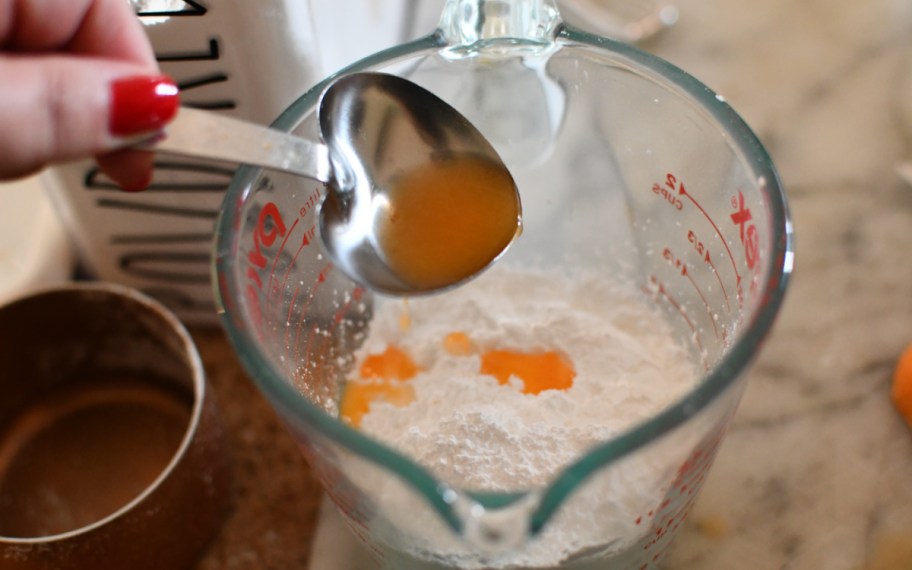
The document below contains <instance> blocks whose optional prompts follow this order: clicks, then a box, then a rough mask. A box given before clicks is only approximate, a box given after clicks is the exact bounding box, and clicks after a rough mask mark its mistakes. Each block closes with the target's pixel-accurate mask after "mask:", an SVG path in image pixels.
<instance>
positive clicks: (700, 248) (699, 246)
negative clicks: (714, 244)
mask: <svg viewBox="0 0 912 570" xmlns="http://www.w3.org/2000/svg"><path fill="white" fill-rule="evenodd" d="M720 237H721V236H720ZM687 241H689V242H690V243H691V244H693V246H694V249H695V250H696V251H697V253H698V254H700V255H703V261H704V262H706V263H707V264H708V265H709V267H710V269H712V272H713V274H714V275H715V276H716V281H718V282H719V287H720V288H721V289H722V299H723V300H724V301H725V308H726V309H728V311H729V312H731V305H730V304H729V302H728V290H726V289H725V283H723V282H722V276H721V275H719V270H718V269H716V264H715V263H713V261H712V258H711V257H710V255H709V248H708V247H706V246H704V245H703V242H702V241H700V240H698V239H697V234H696V233H694V231H693V230H687ZM704 252H705V255H704Z"/></svg>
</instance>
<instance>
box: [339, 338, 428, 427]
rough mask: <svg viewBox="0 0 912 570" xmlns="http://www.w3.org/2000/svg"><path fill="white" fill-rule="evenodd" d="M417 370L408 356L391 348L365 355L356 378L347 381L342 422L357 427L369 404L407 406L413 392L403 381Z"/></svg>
mask: <svg viewBox="0 0 912 570" xmlns="http://www.w3.org/2000/svg"><path fill="white" fill-rule="evenodd" d="M420 370H421V369H420V368H419V367H418V366H417V365H416V364H415V363H414V361H412V359H411V358H409V355H408V354H406V353H405V352H403V351H402V350H401V349H399V348H397V347H395V346H390V347H388V348H387V349H386V351H384V352H382V353H380V354H371V355H369V356H368V357H367V358H365V359H364V362H363V363H362V364H361V369H360V370H359V373H360V374H359V375H360V378H358V379H354V380H349V382H348V384H346V386H345V393H344V394H343V396H342V402H341V404H340V408H341V409H340V415H341V416H342V419H344V420H345V421H347V422H349V423H350V424H352V425H353V426H355V427H358V426H360V425H361V420H362V419H363V418H364V415H365V414H367V413H368V412H369V411H370V406H371V403H373V402H377V401H381V402H387V403H389V404H392V405H394V406H406V405H408V404H410V403H411V402H412V401H414V399H415V389H414V388H413V387H412V386H411V385H409V384H408V382H406V381H407V380H409V379H410V378H412V377H413V376H415V374H417V373H418V372H419V371H420Z"/></svg>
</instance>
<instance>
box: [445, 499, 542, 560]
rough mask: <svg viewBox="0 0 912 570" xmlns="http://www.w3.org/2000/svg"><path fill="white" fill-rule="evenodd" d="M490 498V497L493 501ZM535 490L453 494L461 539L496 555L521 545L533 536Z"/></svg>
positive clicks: (536, 506)
mask: <svg viewBox="0 0 912 570" xmlns="http://www.w3.org/2000/svg"><path fill="white" fill-rule="evenodd" d="M492 499H493V500H492ZM540 499H541V494H540V493H538V492H532V493H524V494H517V495H511V496H510V500H509V501H506V502H505V501H504V500H503V496H493V497H484V496H472V495H469V494H456V497H455V498H454V499H453V500H452V507H453V511H454V512H455V514H456V515H457V517H459V519H460V522H461V523H462V525H463V527H462V538H463V540H464V541H465V542H466V543H468V544H469V545H471V546H473V547H475V548H477V549H478V550H480V551H482V552H487V553H490V554H496V553H499V552H508V551H511V550H517V549H518V548H520V547H521V546H522V545H523V544H525V542H526V541H527V540H529V538H530V537H531V536H532V532H531V528H532V515H533V513H534V512H535V511H536V510H537V509H538V506H539V502H540Z"/></svg>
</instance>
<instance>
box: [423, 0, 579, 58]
mask: <svg viewBox="0 0 912 570" xmlns="http://www.w3.org/2000/svg"><path fill="white" fill-rule="evenodd" d="M560 24H561V19H560V14H559V13H558V11H557V6H556V5H555V0H513V1H511V2H502V1H498V2H493V1H489V0H447V2H446V4H445V5H444V7H443V13H442V14H441V16H440V25H439V30H440V32H441V34H443V37H444V39H445V40H446V43H447V44H449V45H451V46H454V47H458V46H470V45H472V44H475V43H476V42H479V41H481V40H492V39H497V38H509V39H512V40H528V41H529V42H532V43H541V44H548V43H551V42H552V41H553V39H554V35H555V32H556V31H557V29H558V27H559V26H560Z"/></svg>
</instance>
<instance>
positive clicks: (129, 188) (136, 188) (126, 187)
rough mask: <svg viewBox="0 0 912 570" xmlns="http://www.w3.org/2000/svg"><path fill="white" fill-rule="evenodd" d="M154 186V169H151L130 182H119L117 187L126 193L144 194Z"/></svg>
mask: <svg viewBox="0 0 912 570" xmlns="http://www.w3.org/2000/svg"><path fill="white" fill-rule="evenodd" d="M149 184H152V169H151V168H149V169H148V170H145V171H144V172H142V173H140V174H139V175H138V176H135V177H132V178H131V179H129V180H118V181H117V185H118V186H120V189H121V190H123V191H124V192H142V191H143V190H145V189H146V188H148V187H149Z"/></svg>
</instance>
